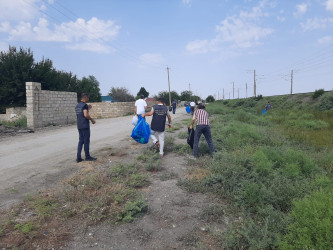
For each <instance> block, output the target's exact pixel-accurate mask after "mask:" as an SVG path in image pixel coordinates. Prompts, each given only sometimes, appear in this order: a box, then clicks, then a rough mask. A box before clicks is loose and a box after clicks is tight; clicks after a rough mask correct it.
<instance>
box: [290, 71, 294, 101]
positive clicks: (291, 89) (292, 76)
mask: <svg viewBox="0 0 333 250" xmlns="http://www.w3.org/2000/svg"><path fill="white" fill-rule="evenodd" d="M293 78H294V70H291V85H290V94H291V95H292V94H293Z"/></svg>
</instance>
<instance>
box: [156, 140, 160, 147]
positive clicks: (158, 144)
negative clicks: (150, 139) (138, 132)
mask: <svg viewBox="0 0 333 250" xmlns="http://www.w3.org/2000/svg"><path fill="white" fill-rule="evenodd" d="M159 146H160V143H159V141H157V142H155V148H156V149H158V148H159Z"/></svg>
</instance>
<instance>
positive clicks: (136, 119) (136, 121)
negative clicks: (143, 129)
mask: <svg viewBox="0 0 333 250" xmlns="http://www.w3.org/2000/svg"><path fill="white" fill-rule="evenodd" d="M137 123H138V116H136V115H134V116H133V119H132V125H133V126H135V125H136V124H137Z"/></svg>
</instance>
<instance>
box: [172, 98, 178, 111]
mask: <svg viewBox="0 0 333 250" xmlns="http://www.w3.org/2000/svg"><path fill="white" fill-rule="evenodd" d="M176 108H177V101H176V100H174V101H173V102H172V113H173V114H176Z"/></svg>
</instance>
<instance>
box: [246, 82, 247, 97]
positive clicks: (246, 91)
mask: <svg viewBox="0 0 333 250" xmlns="http://www.w3.org/2000/svg"><path fill="white" fill-rule="evenodd" d="M246 98H247V83H246Z"/></svg>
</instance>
